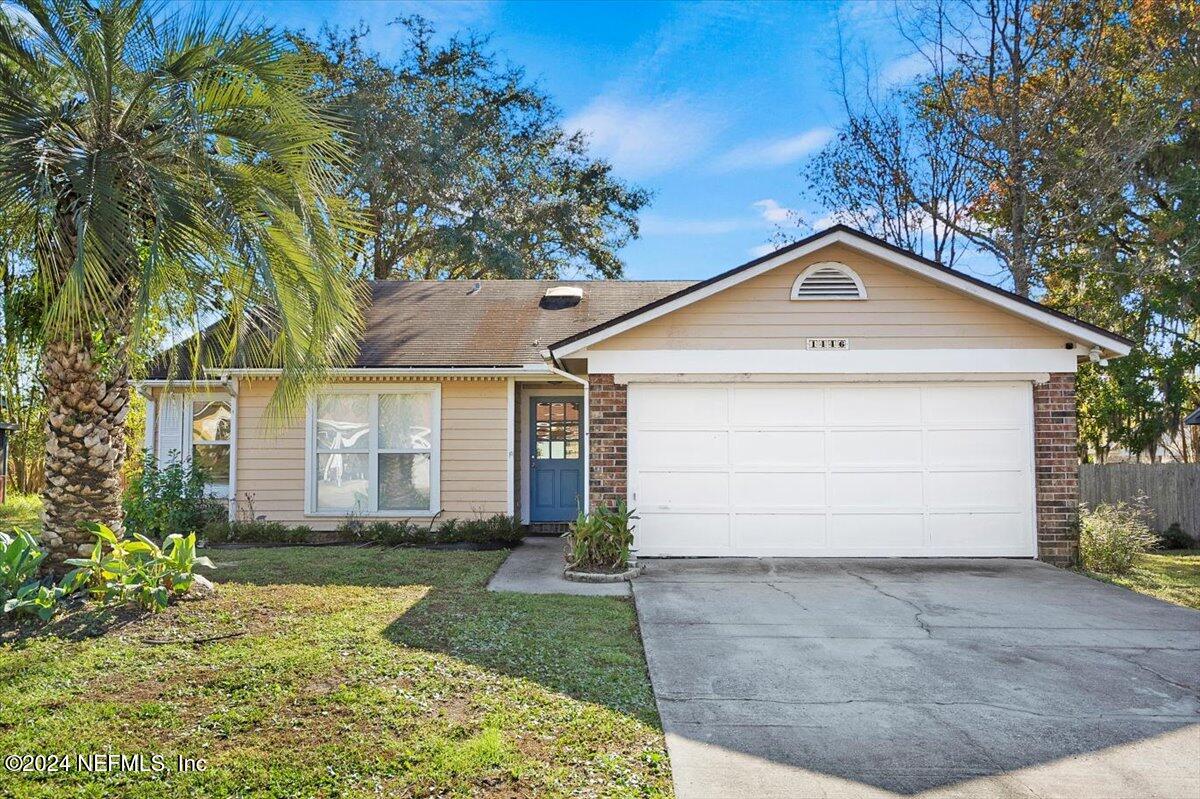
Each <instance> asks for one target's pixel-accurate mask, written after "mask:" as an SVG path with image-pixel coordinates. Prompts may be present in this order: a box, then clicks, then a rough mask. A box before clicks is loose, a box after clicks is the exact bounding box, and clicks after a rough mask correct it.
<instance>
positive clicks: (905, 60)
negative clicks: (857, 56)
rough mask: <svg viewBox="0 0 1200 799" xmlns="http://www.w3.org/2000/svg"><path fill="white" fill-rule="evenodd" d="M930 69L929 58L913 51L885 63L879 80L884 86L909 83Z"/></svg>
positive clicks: (880, 71)
mask: <svg viewBox="0 0 1200 799" xmlns="http://www.w3.org/2000/svg"><path fill="white" fill-rule="evenodd" d="M928 69H929V59H928V58H927V57H926V56H925V55H924V54H923V53H912V54H911V55H906V56H904V57H902V58H897V59H894V60H892V61H889V62H888V63H886V64H884V65H883V68H882V69H881V70H879V82H880V83H881V84H883V85H884V86H897V85H901V84H904V83H908V82H909V81H911V80H912V79H913V78H916V77H917V76H919V75H921V74H923V73H924V72H926V71H927V70H928Z"/></svg>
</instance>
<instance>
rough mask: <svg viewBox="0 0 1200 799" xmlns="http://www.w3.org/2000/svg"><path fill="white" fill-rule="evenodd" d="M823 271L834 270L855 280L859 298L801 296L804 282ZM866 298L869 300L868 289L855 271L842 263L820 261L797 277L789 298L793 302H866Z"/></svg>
mask: <svg viewBox="0 0 1200 799" xmlns="http://www.w3.org/2000/svg"><path fill="white" fill-rule="evenodd" d="M822 269H834V270H836V271H838V272H841V273H842V274H843V275H845V276H846V277H848V278H850V279H851V280H853V281H854V285H855V286H857V287H858V296H857V297H807V296H804V295H802V294H800V293H799V291H800V287H801V286H802V285H804V281H805V280H807V279H808V277H809V276H810V275H811V274H813V273H814V272H817V271H820V270H822ZM866 298H867V287H866V286H864V285H863V282H862V278H860V277H859V276H858V273H857V272H855V271H854V270H853V269H851V268H850V267H848V266H846V265H845V264H844V263H842V262H840V261H820V262H819V263H815V264H813V265H812V266H810V267H808V268H807V269H805V270H804V271H803V272H801V273H800V274H799V275H797V276H796V280H795V281H794V282H793V283H792V293H791V295H790V297H789V299H791V300H792V301H793V302H841V301H844V300H850V301H851V302H855V301H857V300H865V299H866Z"/></svg>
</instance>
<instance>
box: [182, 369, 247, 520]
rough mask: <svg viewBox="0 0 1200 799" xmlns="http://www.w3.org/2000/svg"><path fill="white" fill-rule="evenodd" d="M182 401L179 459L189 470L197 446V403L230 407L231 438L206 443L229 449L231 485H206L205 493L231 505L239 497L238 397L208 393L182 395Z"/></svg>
mask: <svg viewBox="0 0 1200 799" xmlns="http://www.w3.org/2000/svg"><path fill="white" fill-rule="evenodd" d="M180 399H181V401H182V402H183V431H182V432H183V436H182V439H183V440H182V441H181V442H180V443H181V444H183V452H181V453H180V455H179V457H180V460H181V461H182V463H184V464H185V465H186V466H188V467H189V468H190V467H191V465H192V448H193V447H194V446H196V438H195V431H194V430H193V429H192V422H193V421H194V417H193V414H194V413H195V411H196V405H195V403H197V402H224V403H225V404H227V405H228V406H229V438H228V439H227V440H225V441H209V442H205V443H206V444H207V445H210V446H225V447H228V448H229V483H228V485H225V484H217V483H205V485H204V493H205V494H207V495H208V496H210V497H213V498H214V499H223V500H227V501H229V502H230V503H231V505H232V503H233V501H234V497H236V496H237V466H236V465H235V464H236V461H237V443H236V442H237V397H236V396H235V395H233V394H225V393H220V392H208V393H201V394H181V395H180Z"/></svg>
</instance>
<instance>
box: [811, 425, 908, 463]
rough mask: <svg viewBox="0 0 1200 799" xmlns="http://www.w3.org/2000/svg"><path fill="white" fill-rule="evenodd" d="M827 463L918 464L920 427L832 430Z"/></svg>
mask: <svg viewBox="0 0 1200 799" xmlns="http://www.w3.org/2000/svg"><path fill="white" fill-rule="evenodd" d="M829 464H830V466H832V467H834V468H842V467H847V466H872V467H875V466H915V467H917V468H920V466H921V431H920V430H831V431H830V432H829Z"/></svg>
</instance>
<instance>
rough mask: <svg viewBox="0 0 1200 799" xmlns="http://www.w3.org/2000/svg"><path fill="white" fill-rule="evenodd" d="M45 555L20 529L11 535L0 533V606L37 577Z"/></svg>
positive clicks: (35, 542)
mask: <svg viewBox="0 0 1200 799" xmlns="http://www.w3.org/2000/svg"><path fill="white" fill-rule="evenodd" d="M45 557H46V553H45V552H43V551H42V550H41V548H39V547H38V543H37V541H35V540H34V538H33V536H32V535H30V534H29V533H28V532H26V531H25V530H22V529H20V528H17V529H14V530H13V531H12V534H11V535H10V534H8V533H0V604H5V603H7V602H8V600H9V599H10V598H12V597H14V596H16V595H17V592H18V591H19V590H20V589H21V588H22V587H23V586H24V585H26V584H27V583H29V582H30V581H32V580H33V579H34V578H35V577H36V576H37V571H38V566H40V565H41V563H42V561H43V560H44V559H45Z"/></svg>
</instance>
